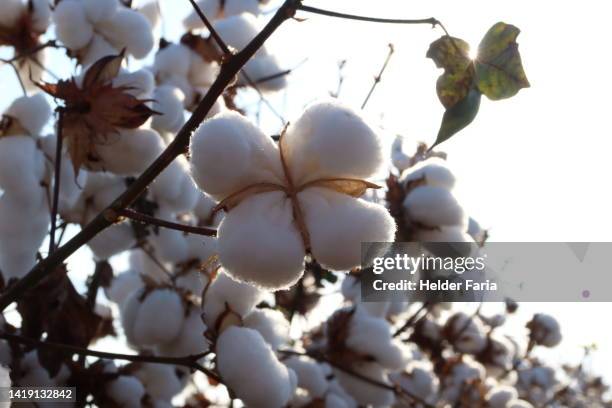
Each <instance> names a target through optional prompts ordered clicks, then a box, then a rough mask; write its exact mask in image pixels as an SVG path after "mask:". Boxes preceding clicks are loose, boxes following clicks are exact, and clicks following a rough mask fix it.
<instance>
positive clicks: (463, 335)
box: [443, 312, 487, 354]
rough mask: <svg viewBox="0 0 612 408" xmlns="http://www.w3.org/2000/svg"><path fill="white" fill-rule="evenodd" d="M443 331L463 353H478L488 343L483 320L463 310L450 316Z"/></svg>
mask: <svg viewBox="0 0 612 408" xmlns="http://www.w3.org/2000/svg"><path fill="white" fill-rule="evenodd" d="M443 331H444V333H445V336H446V338H447V340H448V341H449V342H451V343H452V345H453V347H455V349H456V350H457V351H459V352H461V353H471V354H478V353H479V352H481V351H482V350H483V349H484V348H485V346H486V345H487V338H486V333H485V328H484V326H483V324H482V323H481V321H480V320H478V319H477V318H474V317H471V316H468V315H467V314H465V313H463V312H459V313H456V314H454V315H453V316H452V317H450V318H449V319H448V321H447V322H446V324H445V326H444V329H443Z"/></svg>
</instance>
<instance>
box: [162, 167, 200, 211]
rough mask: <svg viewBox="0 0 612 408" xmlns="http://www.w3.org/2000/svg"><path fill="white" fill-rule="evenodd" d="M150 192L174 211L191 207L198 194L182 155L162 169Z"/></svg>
mask: <svg viewBox="0 0 612 408" xmlns="http://www.w3.org/2000/svg"><path fill="white" fill-rule="evenodd" d="M151 192H152V194H153V196H154V197H155V198H156V199H157V201H158V202H160V204H162V205H163V207H164V208H165V209H167V210H169V211H172V212H176V213H182V212H187V211H190V210H191V209H193V208H194V207H195V205H196V203H197V200H198V198H199V195H200V193H199V192H198V190H197V189H196V187H195V185H194V184H193V181H192V180H191V177H190V175H189V164H188V163H187V160H186V159H185V158H184V157H179V158H178V159H176V160H174V161H173V162H172V163H170V165H169V166H168V167H166V169H164V171H163V172H162V173H161V174H160V175H159V176H158V177H157V179H155V181H154V182H153V184H152V185H151Z"/></svg>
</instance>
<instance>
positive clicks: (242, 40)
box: [213, 13, 266, 55]
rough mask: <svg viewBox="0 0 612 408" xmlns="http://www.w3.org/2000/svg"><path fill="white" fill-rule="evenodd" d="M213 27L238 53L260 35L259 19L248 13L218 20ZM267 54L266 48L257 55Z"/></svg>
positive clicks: (261, 49) (262, 48)
mask: <svg viewBox="0 0 612 408" xmlns="http://www.w3.org/2000/svg"><path fill="white" fill-rule="evenodd" d="M213 27H214V28H215V30H216V31H217V33H218V34H219V36H220V37H221V38H223V41H225V43H226V44H227V45H229V46H230V47H233V48H235V49H236V50H238V51H240V50H242V49H243V48H244V47H246V46H247V44H248V43H250V42H251V40H252V39H253V38H255V37H256V36H257V34H259V27H258V24H257V19H256V18H255V17H254V16H253V15H252V14H247V13H244V14H239V15H235V16H229V17H227V18H224V19H222V20H217V21H215V22H214V23H213ZM265 53H266V51H265V46H264V47H261V48H260V49H259V51H258V53H257V54H255V55H263V54H265Z"/></svg>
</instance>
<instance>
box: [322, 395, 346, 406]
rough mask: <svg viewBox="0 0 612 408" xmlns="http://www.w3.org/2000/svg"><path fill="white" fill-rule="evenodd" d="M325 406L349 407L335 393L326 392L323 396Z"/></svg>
mask: <svg viewBox="0 0 612 408" xmlns="http://www.w3.org/2000/svg"><path fill="white" fill-rule="evenodd" d="M325 408H351V407H350V406H349V405H348V403H347V402H346V401H345V400H344V399H342V397H340V396H339V395H336V394H332V393H330V394H327V396H326V397H325Z"/></svg>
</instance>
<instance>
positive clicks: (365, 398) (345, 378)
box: [334, 362, 395, 407]
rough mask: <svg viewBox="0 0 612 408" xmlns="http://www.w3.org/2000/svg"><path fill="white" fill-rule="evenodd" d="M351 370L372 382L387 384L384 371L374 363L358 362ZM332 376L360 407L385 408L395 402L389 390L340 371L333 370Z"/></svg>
mask: <svg viewBox="0 0 612 408" xmlns="http://www.w3.org/2000/svg"><path fill="white" fill-rule="evenodd" d="M351 369H352V370H353V371H356V372H358V373H359V374H360V375H362V376H364V377H367V378H370V379H372V380H374V381H377V382H381V383H385V384H389V381H388V379H387V375H386V373H385V370H384V369H383V368H382V367H381V366H380V365H378V364H376V363H367V362H359V363H355V364H353V366H352V367H351ZM334 374H335V376H336V378H337V379H338V382H339V383H340V385H342V388H344V389H345V390H346V392H347V393H348V394H349V395H350V396H351V397H353V398H354V399H355V400H356V401H357V402H358V403H359V404H361V405H373V406H377V407H378V406H381V407H386V406H390V405H393V403H394V401H395V395H394V394H393V391H391V390H388V389H386V388H382V387H379V386H376V385H372V384H370V383H368V382H366V381H364V380H361V379H359V378H357V377H355V376H353V375H351V374H348V373H346V372H344V371H342V370H337V369H334Z"/></svg>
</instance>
